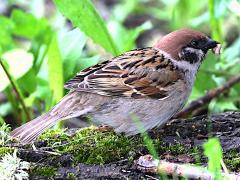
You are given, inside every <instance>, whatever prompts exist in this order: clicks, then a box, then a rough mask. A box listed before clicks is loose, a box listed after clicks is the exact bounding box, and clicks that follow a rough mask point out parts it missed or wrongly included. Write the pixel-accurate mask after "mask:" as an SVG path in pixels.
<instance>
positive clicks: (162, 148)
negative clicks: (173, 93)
mask: <svg viewBox="0 0 240 180" xmlns="http://www.w3.org/2000/svg"><path fill="white" fill-rule="evenodd" d="M154 143H155V146H156V148H157V149H158V152H159V153H160V154H163V153H166V152H169V153H171V154H172V155H180V154H191V153H192V152H193V149H191V148H187V147H186V146H184V145H183V144H180V143H177V142H176V143H175V144H169V143H164V142H162V141H161V140H159V139H156V140H155V141H154Z"/></svg>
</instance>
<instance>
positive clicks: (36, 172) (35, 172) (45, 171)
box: [30, 166, 56, 178]
mask: <svg viewBox="0 0 240 180" xmlns="http://www.w3.org/2000/svg"><path fill="white" fill-rule="evenodd" d="M54 175H56V168H54V167H51V166H44V167H43V166H40V167H39V166H36V167H34V168H33V169H31V171H30V177H31V176H43V177H48V178H52V177H54Z"/></svg>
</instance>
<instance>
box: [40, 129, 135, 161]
mask: <svg viewBox="0 0 240 180" xmlns="http://www.w3.org/2000/svg"><path fill="white" fill-rule="evenodd" d="M40 139H41V140H44V141H46V142H47V143H48V146H49V147H51V148H53V149H54V150H55V151H57V152H59V153H62V154H65V153H70V154H72V156H73V157H74V159H73V161H74V162H75V163H79V162H81V163H85V164H105V163H109V162H114V161H117V160H120V159H122V158H126V157H128V155H129V154H130V153H131V151H133V150H134V149H135V147H136V145H137V143H136V141H132V138H130V137H125V136H123V135H117V134H115V133H114V132H100V131H98V130H97V128H96V127H93V126H92V127H88V128H83V129H80V130H78V131H76V133H75V135H74V136H70V135H68V134H67V133H65V132H64V130H49V131H47V132H46V133H44V134H43V135H42V136H41V137H40Z"/></svg>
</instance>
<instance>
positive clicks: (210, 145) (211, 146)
mask: <svg viewBox="0 0 240 180" xmlns="http://www.w3.org/2000/svg"><path fill="white" fill-rule="evenodd" d="M203 147H204V154H205V155H206V156H207V157H208V169H209V171H211V172H212V173H214V176H215V179H220V177H221V160H222V148H221V145H220V142H219V140H218V139H217V138H211V139H209V140H208V142H206V143H205V144H204V145H203Z"/></svg>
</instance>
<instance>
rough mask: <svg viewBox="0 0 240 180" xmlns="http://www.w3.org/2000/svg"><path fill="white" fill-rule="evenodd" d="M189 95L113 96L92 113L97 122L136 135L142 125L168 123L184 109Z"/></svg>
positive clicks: (185, 93) (180, 93)
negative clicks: (158, 98)
mask: <svg viewBox="0 0 240 180" xmlns="http://www.w3.org/2000/svg"><path fill="white" fill-rule="evenodd" d="M188 96H189V93H188V91H185V92H183V91H181V92H177V91H175V93H174V94H171V96H169V97H167V98H165V99H162V100H156V99H150V98H144V99H131V98H113V99H111V100H110V101H109V102H105V103H104V104H102V105H101V106H100V107H99V108H98V109H96V111H93V112H91V113H90V115H91V116H92V117H93V120H94V121H95V123H97V124H104V125H108V126H111V127H113V128H114V129H115V131H116V132H124V133H126V134H127V135H134V134H137V133H138V132H139V130H140V128H141V127H144V129H145V130H149V129H152V128H154V127H156V126H160V125H162V124H164V123H166V122H167V121H168V120H169V119H170V118H171V117H172V116H173V115H174V114H176V113H177V112H178V111H179V110H181V109H182V107H183V105H184V104H185V102H186V100H187V98H188ZM133 114H134V115H136V116H137V117H138V119H139V122H140V123H141V127H139V123H136V119H133V118H132V117H133V116H132V115H133ZM137 124H138V125H137Z"/></svg>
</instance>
